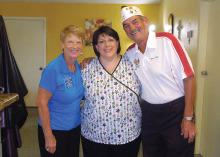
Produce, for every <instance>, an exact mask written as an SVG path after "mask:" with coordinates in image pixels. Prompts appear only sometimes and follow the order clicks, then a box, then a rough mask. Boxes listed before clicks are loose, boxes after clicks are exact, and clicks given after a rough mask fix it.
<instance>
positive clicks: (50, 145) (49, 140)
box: [45, 134, 56, 154]
mask: <svg viewBox="0 0 220 157" xmlns="http://www.w3.org/2000/svg"><path fill="white" fill-rule="evenodd" d="M45 149H46V150H47V151H48V152H49V153H51V154H53V153H55V151H56V138H55V136H54V135H53V134H51V135H49V136H47V137H45Z"/></svg>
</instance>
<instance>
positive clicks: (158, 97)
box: [125, 32, 194, 104]
mask: <svg viewBox="0 0 220 157" xmlns="http://www.w3.org/2000/svg"><path fill="white" fill-rule="evenodd" d="M125 55H127V56H128V58H129V60H130V61H131V62H132V63H133V64H134V65H135V66H136V70H135V72H136V74H137V76H138V78H139V79H140V81H141V84H142V98H143V99H144V100H145V101H147V102H149V103H152V104H163V103H167V102H170V101H172V100H175V99H177V98H179V97H182V96H184V95H185V93H184V84H183V79H184V78H187V77H190V76H194V71H193V67H192V63H191V60H190V58H189V56H188V54H187V52H186V51H185V49H184V47H183V46H182V45H181V43H180V41H179V40H178V39H177V38H176V37H175V36H174V35H172V34H171V33H154V32H149V36H148V41H147V45H146V50H145V53H144V54H142V53H141V52H140V51H139V49H138V45H137V44H135V43H134V44H133V45H131V46H130V47H129V48H128V49H127V51H126V53H125Z"/></svg>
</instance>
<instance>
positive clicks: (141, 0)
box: [0, 0, 162, 4]
mask: <svg viewBox="0 0 220 157" xmlns="http://www.w3.org/2000/svg"><path fill="white" fill-rule="evenodd" d="M0 1H4V2H9V1H16V2H19V1H20V2H21V1H22V2H25V1H26V2H62V3H109V4H110V3H111V4H160V2H161V1H162V0H0Z"/></svg>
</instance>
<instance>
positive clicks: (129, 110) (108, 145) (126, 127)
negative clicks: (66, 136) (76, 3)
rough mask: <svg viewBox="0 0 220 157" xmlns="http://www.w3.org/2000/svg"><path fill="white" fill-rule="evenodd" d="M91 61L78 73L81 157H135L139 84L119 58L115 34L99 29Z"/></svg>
mask: <svg viewBox="0 0 220 157" xmlns="http://www.w3.org/2000/svg"><path fill="white" fill-rule="evenodd" d="M93 48H94V51H95V54H96V56H97V58H94V59H93V60H92V61H91V62H90V64H88V65H86V68H85V69H83V70H82V71H81V74H82V79H83V85H84V88H85V101H84V105H83V107H82V109H81V118H82V123H81V134H82V145H83V154H84V157H136V156H137V154H138V151H139V146H140V132H141V109H140V105H139V93H140V83H139V81H138V79H137V76H136V75H135V73H134V68H135V67H133V65H132V64H131V63H130V62H129V60H128V58H126V57H125V56H121V55H119V53H120V50H121V47H120V41H119V36H118V33H117V32H116V31H115V30H113V29H112V28H110V27H107V26H101V27H100V28H99V29H98V30H97V31H96V32H95V33H94V36H93Z"/></svg>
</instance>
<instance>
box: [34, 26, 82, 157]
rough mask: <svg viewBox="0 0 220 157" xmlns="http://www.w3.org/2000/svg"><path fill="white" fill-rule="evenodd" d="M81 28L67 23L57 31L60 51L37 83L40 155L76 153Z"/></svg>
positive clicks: (73, 155) (59, 156)
mask: <svg viewBox="0 0 220 157" xmlns="http://www.w3.org/2000/svg"><path fill="white" fill-rule="evenodd" d="M83 40H84V32H83V30H82V29H81V28H79V27H77V26H74V25H70V26H67V27H65V28H64V29H63V31H62V32H61V34H60V43H61V46H62V49H63V52H62V53H61V54H60V55H59V56H58V58H57V59H55V60H53V61H51V62H50V63H49V64H48V66H47V67H46V68H45V69H44V70H43V72H42V76H41V81H40V84H39V90H38V97H37V106H38V110H39V116H40V118H39V121H38V123H39V125H38V139H39V147H40V153H41V157H49V156H50V157H51V156H52V157H70V156H71V157H78V156H79V143H80V124H81V118H80V102H81V99H82V97H83V95H84V88H83V84H82V78H81V74H80V70H79V64H78V62H77V58H78V57H79V56H80V54H81V53H82V46H83Z"/></svg>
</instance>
